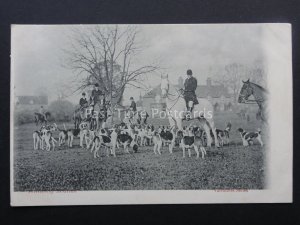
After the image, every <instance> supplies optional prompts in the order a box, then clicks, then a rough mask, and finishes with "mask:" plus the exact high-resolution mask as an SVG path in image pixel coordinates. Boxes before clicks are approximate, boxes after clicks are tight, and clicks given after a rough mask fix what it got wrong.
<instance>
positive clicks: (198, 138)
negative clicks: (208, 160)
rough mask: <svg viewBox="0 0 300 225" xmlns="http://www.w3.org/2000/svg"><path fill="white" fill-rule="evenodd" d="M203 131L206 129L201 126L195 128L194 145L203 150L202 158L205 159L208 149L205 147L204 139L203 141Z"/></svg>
mask: <svg viewBox="0 0 300 225" xmlns="http://www.w3.org/2000/svg"><path fill="white" fill-rule="evenodd" d="M203 133H204V131H203V130H202V129H200V128H199V127H194V128H193V134H194V137H195V141H194V145H195V146H197V147H198V149H200V151H201V158H202V159H204V157H205V155H206V150H205V148H204V141H203Z"/></svg>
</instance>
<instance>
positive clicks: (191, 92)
mask: <svg viewBox="0 0 300 225" xmlns="http://www.w3.org/2000/svg"><path fill="white" fill-rule="evenodd" d="M197 86H198V84H197V79H196V78H195V77H191V78H187V79H185V82H184V98H185V100H186V101H187V102H188V101H193V102H194V104H198V100H197V96H196V93H195V91H196V89H197Z"/></svg>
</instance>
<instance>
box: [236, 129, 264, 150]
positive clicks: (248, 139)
mask: <svg viewBox="0 0 300 225" xmlns="http://www.w3.org/2000/svg"><path fill="white" fill-rule="evenodd" d="M238 132H240V135H241V138H242V141H243V146H249V145H253V140H254V139H256V140H257V141H258V142H259V143H260V145H261V146H263V145H264V144H263V142H262V139H261V131H260V130H258V131H257V132H246V131H244V130H243V129H242V128H239V129H238Z"/></svg>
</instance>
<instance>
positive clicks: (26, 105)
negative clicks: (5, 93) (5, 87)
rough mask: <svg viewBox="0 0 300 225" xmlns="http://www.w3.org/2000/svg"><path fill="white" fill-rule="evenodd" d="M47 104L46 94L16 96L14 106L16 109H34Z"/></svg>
mask: <svg viewBox="0 0 300 225" xmlns="http://www.w3.org/2000/svg"><path fill="white" fill-rule="evenodd" d="M47 105H48V96H16V97H15V107H16V108H17V109H31V110H32V109H34V110H37V109H39V107H41V106H47Z"/></svg>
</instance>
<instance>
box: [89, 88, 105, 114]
mask: <svg viewBox="0 0 300 225" xmlns="http://www.w3.org/2000/svg"><path fill="white" fill-rule="evenodd" d="M90 105H92V106H94V110H99V111H100V109H101V108H104V107H105V95H104V93H103V92H102V91H101V90H100V89H99V84H95V86H94V90H92V94H91V97H90Z"/></svg>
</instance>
